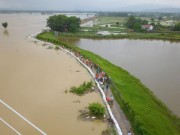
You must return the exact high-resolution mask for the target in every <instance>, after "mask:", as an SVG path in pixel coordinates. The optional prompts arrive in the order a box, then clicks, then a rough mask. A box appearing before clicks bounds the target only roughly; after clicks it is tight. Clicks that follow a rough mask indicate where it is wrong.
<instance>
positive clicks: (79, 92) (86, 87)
mask: <svg viewBox="0 0 180 135" xmlns="http://www.w3.org/2000/svg"><path fill="white" fill-rule="evenodd" d="M92 85H93V84H92V81H90V82H87V83H86V82H84V83H83V84H82V85H80V86H79V87H71V89H70V92H72V93H75V94H77V95H83V94H85V93H87V92H88V91H89V90H91V87H92Z"/></svg>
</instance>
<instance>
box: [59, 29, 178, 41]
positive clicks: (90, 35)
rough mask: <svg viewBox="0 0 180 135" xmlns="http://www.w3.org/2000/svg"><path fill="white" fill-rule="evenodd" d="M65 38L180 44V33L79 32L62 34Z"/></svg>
mask: <svg viewBox="0 0 180 135" xmlns="http://www.w3.org/2000/svg"><path fill="white" fill-rule="evenodd" d="M61 36H62V37H63V36H64V37H67V36H68V37H78V38H87V39H148V40H165V41H170V42H180V34H179V33H136V32H131V33H125V34H124V33H122V34H118V35H113V34H112V35H97V34H96V32H92V31H90V32H78V33H74V34H72V33H61Z"/></svg>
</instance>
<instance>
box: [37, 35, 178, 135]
mask: <svg viewBox="0 0 180 135" xmlns="http://www.w3.org/2000/svg"><path fill="white" fill-rule="evenodd" d="M38 38H39V39H41V40H45V41H47V40H48V41H50V42H54V43H57V44H63V45H64V46H67V47H68V48H71V49H72V50H75V51H79V52H80V53H81V54H82V55H83V56H84V57H86V58H88V59H90V60H92V61H93V62H94V63H96V64H98V65H99V66H100V67H101V68H102V70H103V71H105V72H106V73H107V74H108V75H109V76H111V78H112V80H113V85H112V86H111V89H112V92H113V95H114V97H115V99H116V101H117V102H118V104H119V105H121V107H122V109H123V111H124V113H125V114H126V116H127V117H128V118H129V120H130V122H131V125H132V127H133V130H134V132H135V134H136V135H179V134H180V125H179V122H180V120H179V119H178V118H177V117H176V116H174V115H173V114H172V113H171V112H170V111H169V110H168V109H167V107H166V106H165V105H164V104H163V103H161V102H160V101H159V100H158V99H157V98H156V97H155V96H154V95H153V94H152V93H151V91H150V90H149V89H148V88H147V87H146V86H144V85H143V84H142V83H141V82H140V81H139V80H138V79H136V78H135V77H134V76H132V75H131V74H129V73H128V72H127V71H125V70H124V69H122V68H120V67H118V66H116V65H113V64H112V63H110V62H109V61H107V60H105V59H103V58H101V57H100V56H98V55H96V54H93V53H92V52H89V51H86V50H82V49H80V48H77V47H75V46H71V47H69V46H68V45H67V44H64V43H62V42H61V41H59V39H58V37H55V36H54V35H53V34H52V33H43V34H40V35H39V36H38Z"/></svg>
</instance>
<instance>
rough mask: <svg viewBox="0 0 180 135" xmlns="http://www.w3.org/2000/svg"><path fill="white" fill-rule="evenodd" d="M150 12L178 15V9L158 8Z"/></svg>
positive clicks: (179, 10)
mask: <svg viewBox="0 0 180 135" xmlns="http://www.w3.org/2000/svg"><path fill="white" fill-rule="evenodd" d="M150 12H165V13H180V8H159V9H154V10H150Z"/></svg>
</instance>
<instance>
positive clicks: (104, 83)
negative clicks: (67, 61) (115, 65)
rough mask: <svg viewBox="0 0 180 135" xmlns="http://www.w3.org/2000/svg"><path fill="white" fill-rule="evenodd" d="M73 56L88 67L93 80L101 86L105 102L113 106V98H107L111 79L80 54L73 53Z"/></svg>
mask: <svg viewBox="0 0 180 135" xmlns="http://www.w3.org/2000/svg"><path fill="white" fill-rule="evenodd" d="M74 54H75V56H76V57H78V58H79V59H80V60H81V61H82V62H83V63H84V64H86V65H87V66H88V67H90V68H91V70H92V71H94V73H95V79H96V80H97V81H98V82H99V84H100V85H101V88H102V89H103V91H104V93H105V95H106V100H107V102H108V103H109V105H110V106H112V105H113V100H114V98H113V96H112V95H111V96H110V97H107V95H108V90H109V87H110V85H111V84H112V80H111V78H110V77H109V76H108V75H107V74H106V73H105V72H104V71H102V70H101V68H100V67H99V66H98V65H97V64H95V63H93V62H92V61H91V60H89V59H87V58H84V57H83V56H82V55H81V54H80V52H74Z"/></svg>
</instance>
